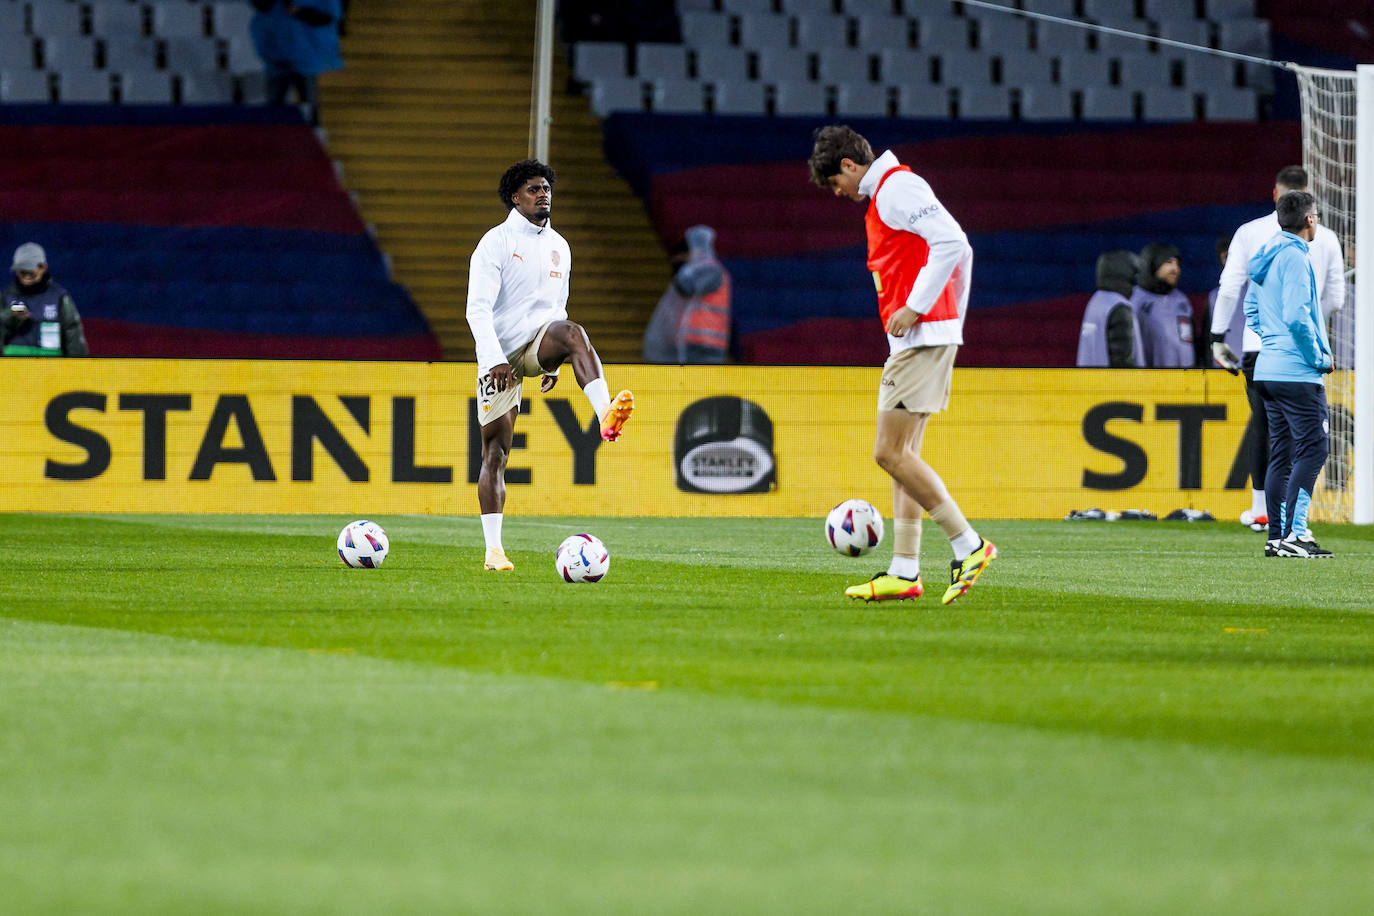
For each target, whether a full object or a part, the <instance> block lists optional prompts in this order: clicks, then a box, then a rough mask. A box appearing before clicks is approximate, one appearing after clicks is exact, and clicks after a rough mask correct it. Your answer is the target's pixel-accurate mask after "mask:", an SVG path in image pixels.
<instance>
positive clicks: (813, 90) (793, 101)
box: [773, 80, 827, 115]
mask: <svg viewBox="0 0 1374 916" xmlns="http://www.w3.org/2000/svg"><path fill="white" fill-rule="evenodd" d="M773 110H774V112H775V113H777V114H779V115H823V114H826V110H827V106H826V101H825V87H824V86H822V85H821V84H819V83H813V82H810V81H807V80H782V81H779V82H777V83H774V84H773Z"/></svg>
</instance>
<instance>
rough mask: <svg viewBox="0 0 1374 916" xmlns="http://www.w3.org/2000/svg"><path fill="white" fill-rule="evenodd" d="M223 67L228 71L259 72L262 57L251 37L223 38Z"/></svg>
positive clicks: (261, 70)
mask: <svg viewBox="0 0 1374 916" xmlns="http://www.w3.org/2000/svg"><path fill="white" fill-rule="evenodd" d="M224 68H225V69H226V70H228V71H229V72H230V73H261V72H263V69H264V67H263V63H262V58H261V57H259V56H258V51H257V48H255V47H253V41H252V39H251V38H242V37H239V38H226V39H224Z"/></svg>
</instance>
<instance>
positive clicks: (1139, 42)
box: [1091, 19, 1150, 55]
mask: <svg viewBox="0 0 1374 916" xmlns="http://www.w3.org/2000/svg"><path fill="white" fill-rule="evenodd" d="M1102 24H1103V25H1105V26H1109V27H1110V28H1113V29H1120V30H1122V31H1123V32H1130V33H1131V34H1130V35H1116V34H1113V33H1111V32H1094V33H1093V34H1092V37H1091V40H1092V41H1095V42H1096V44H1097V53H1099V54H1113V55H1116V54H1144V53H1148V52H1149V50H1150V42H1149V40H1148V36H1149V35H1150V23H1149V22H1147V21H1145V20H1144V19H1122V20H1118V21H1115V22H1104V23H1102ZM1136 35H1141V36H1146V37H1143V38H1135V37H1133V36H1136Z"/></svg>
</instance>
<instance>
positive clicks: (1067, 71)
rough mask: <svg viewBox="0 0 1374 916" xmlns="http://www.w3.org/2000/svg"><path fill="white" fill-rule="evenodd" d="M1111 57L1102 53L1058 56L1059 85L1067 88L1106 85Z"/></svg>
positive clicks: (1109, 72)
mask: <svg viewBox="0 0 1374 916" xmlns="http://www.w3.org/2000/svg"><path fill="white" fill-rule="evenodd" d="M1110 74H1111V59H1110V58H1108V57H1106V56H1105V55H1102V54H1087V53H1084V54H1071V55H1067V56H1064V57H1061V58H1059V85H1061V86H1064V87H1066V88H1068V89H1087V88H1088V87H1089V86H1106V85H1107V83H1108V81H1109V77H1110Z"/></svg>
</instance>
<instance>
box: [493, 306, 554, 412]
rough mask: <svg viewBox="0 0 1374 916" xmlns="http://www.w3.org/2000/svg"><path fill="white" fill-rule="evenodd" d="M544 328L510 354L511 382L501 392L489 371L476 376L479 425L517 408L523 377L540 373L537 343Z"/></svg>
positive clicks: (540, 339)
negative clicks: (513, 374) (512, 379)
mask: <svg viewBox="0 0 1374 916" xmlns="http://www.w3.org/2000/svg"><path fill="white" fill-rule="evenodd" d="M550 324H552V322H550ZM548 329H549V325H547V324H546V325H544V326H543V327H542V328H540V329H539V331H538V333H536V334H535V335H534V339H533V340H531V341H530V342H529V343H527V344H525V345H524V346H523V347H521V348H520V349H518V350H516V351H515V352H514V353H512V354H511V357H510V367H511V369H512V371H514V373H515V384H513V385H509V386H507V388H506V390H505V391H497V390H496V385H495V383H493V382H492V380H491V373H490V372H488V373H486V374H484V375H478V376H477V417H478V419H480V420H481V421H482V425H483V426H486V425H487V424H488V423H490V422H491V421H492V420H495V419H497V418H498V417H504V416H505V415H506V414H508V413H510V412H511V410H512V409H514V408H516V407H519V406H520V400H521V397H522V396H523V392H524V389H525V382H524V380H525V379H526V378H527V377H529V376H531V375H542V374H543V372H544V367H543V366H541V365H539V344H540V343H542V342H543V340H544V334H545V332H547V331H548Z"/></svg>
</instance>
